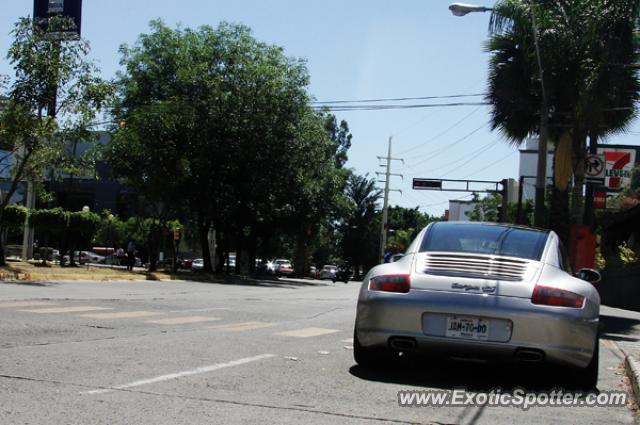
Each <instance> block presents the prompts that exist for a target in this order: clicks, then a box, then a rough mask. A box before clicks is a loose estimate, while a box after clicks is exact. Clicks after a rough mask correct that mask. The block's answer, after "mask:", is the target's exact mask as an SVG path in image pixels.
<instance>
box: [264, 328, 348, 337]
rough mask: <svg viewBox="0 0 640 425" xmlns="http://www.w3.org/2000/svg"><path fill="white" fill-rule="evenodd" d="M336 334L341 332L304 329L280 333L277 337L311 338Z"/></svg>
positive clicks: (336, 330)
mask: <svg viewBox="0 0 640 425" xmlns="http://www.w3.org/2000/svg"><path fill="white" fill-rule="evenodd" d="M336 332H340V330H338V329H325V328H304V329H296V330H293V331H287V332H280V333H277V334H276V335H282V336H293V337H296V338H309V337H312V336H320V335H327V334H332V333H336Z"/></svg>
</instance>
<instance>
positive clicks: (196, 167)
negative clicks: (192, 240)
mask: <svg viewBox="0 0 640 425" xmlns="http://www.w3.org/2000/svg"><path fill="white" fill-rule="evenodd" d="M121 53H122V60H121V63H122V65H123V66H124V68H125V70H124V72H122V73H121V74H120V75H119V77H118V87H119V99H120V100H119V104H118V106H117V107H116V108H115V110H114V114H115V116H117V117H119V118H124V119H126V126H125V128H124V129H120V130H117V131H116V132H115V135H114V139H113V142H112V143H111V144H110V145H109V147H108V148H107V150H106V152H105V153H106V157H107V158H108V159H109V162H110V163H111V165H112V167H113V171H114V173H115V175H116V176H117V177H119V178H120V179H121V180H122V181H123V182H124V183H125V184H127V185H128V186H130V187H132V188H133V189H134V190H135V191H136V192H137V193H138V194H140V195H141V196H143V197H144V199H145V201H146V204H147V205H148V207H149V214H150V215H151V216H152V217H157V218H162V219H167V218H169V217H183V219H185V220H192V221H193V222H194V223H195V224H196V225H197V228H198V229H199V233H200V240H201V246H202V249H203V252H204V255H203V257H204V259H205V268H209V267H210V264H209V263H208V260H209V256H208V252H209V250H208V241H207V234H208V232H209V230H210V228H211V227H214V228H215V229H216V230H217V234H218V246H219V248H220V251H221V252H224V251H227V252H228V251H229V250H231V249H236V250H238V251H240V252H241V253H242V254H240V256H242V255H243V254H244V253H245V252H246V253H247V255H250V252H249V251H251V250H252V249H253V248H254V247H255V246H256V239H257V238H261V239H264V240H265V241H268V240H269V239H270V238H271V237H273V236H274V232H275V229H282V230H284V231H285V232H287V233H289V234H297V235H300V238H299V240H298V243H299V244H306V242H307V240H306V239H305V238H304V237H302V236H303V235H304V234H306V233H307V229H308V226H309V225H310V224H313V223H317V222H318V221H319V220H321V219H322V218H324V217H326V216H327V215H328V214H329V211H330V210H331V206H332V205H333V204H334V203H335V199H336V197H337V196H338V195H339V194H340V189H341V185H343V184H344V175H343V174H341V173H340V172H339V171H338V168H339V166H340V165H342V164H343V159H340V160H338V159H336V155H337V154H338V151H340V155H341V158H344V159H345V160H346V153H345V151H346V149H347V148H348V147H346V146H344V144H343V145H341V147H336V145H335V143H336V142H334V141H333V140H332V139H331V137H330V134H329V133H328V132H327V130H326V127H324V126H323V124H324V119H325V117H324V116H323V115H320V114H318V113H316V112H313V111H312V110H311V108H310V107H309V96H308V94H307V85H308V82H309V76H308V72H307V69H306V66H305V63H304V61H302V60H300V59H294V58H289V57H287V56H285V55H284V52H283V50H282V48H280V47H276V46H271V45H268V44H265V43H262V42H259V41H258V40H256V39H255V38H254V37H253V36H252V35H251V31H250V30H249V29H248V28H247V27H244V26H242V25H232V24H227V23H222V24H220V25H219V26H218V27H216V28H212V27H209V26H203V27H200V28H197V29H189V28H177V29H172V28H169V27H167V26H166V25H165V24H163V23H162V22H161V21H154V22H152V23H151V32H150V33H149V34H143V35H141V36H140V37H139V39H138V41H137V42H136V44H134V45H133V46H123V47H122V48H121ZM341 128H343V129H346V131H347V132H348V127H347V126H346V123H344V126H343V127H341ZM336 137H338V138H346V137H347V136H346V135H344V136H340V135H338V136H336ZM337 143H342V142H337ZM238 263H239V264H242V263H243V261H238ZM245 263H249V264H250V263H251V261H247V262H245Z"/></svg>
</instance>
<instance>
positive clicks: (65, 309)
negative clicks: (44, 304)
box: [20, 305, 113, 314]
mask: <svg viewBox="0 0 640 425" xmlns="http://www.w3.org/2000/svg"><path fill="white" fill-rule="evenodd" d="M99 310H113V309H112V308H108V307H94V306H90V305H83V306H78V307H55V308H40V309H38V310H20V311H26V312H27V313H40V314H51V313H82V312H84V311H99Z"/></svg>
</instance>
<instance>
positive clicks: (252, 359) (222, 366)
mask: <svg viewBox="0 0 640 425" xmlns="http://www.w3.org/2000/svg"><path fill="white" fill-rule="evenodd" d="M271 357H275V355H274V354H261V355H259V356H253V357H245V358H243V359H238V360H232V361H230V362H227V363H217V364H214V365H211V366H204V367H199V368H197V369H194V370H187V371H184V372H177V373H170V374H168V375H161V376H156V377H155V378H151V379H143V380H140V381H135V382H131V383H129V384H124V385H118V386H117V387H110V388H104V389H101V390H92V391H84V392H81V393H80V394H105V393H110V392H113V391H118V390H124V389H127V388H133V387H139V386H142V385H149V384H155V383H158V382H163V381H169V380H172V379H178V378H183V377H185V376H192V375H199V374H202V373H209V372H213V371H215V370H220V369H225V368H227V367H233V366H240V365H243V364H246V363H251V362H256V361H258V360H264V359H269V358H271Z"/></svg>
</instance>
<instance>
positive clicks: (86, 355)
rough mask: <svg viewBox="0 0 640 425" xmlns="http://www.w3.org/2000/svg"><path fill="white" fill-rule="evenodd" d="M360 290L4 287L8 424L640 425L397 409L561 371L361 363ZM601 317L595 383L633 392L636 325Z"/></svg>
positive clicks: (623, 420)
mask: <svg viewBox="0 0 640 425" xmlns="http://www.w3.org/2000/svg"><path fill="white" fill-rule="evenodd" d="M358 287H359V284H357V283H355V282H352V283H350V284H348V285H344V284H342V283H337V284H335V285H334V284H332V283H331V282H312V281H287V280H283V281H282V282H265V283H260V284H256V285H221V284H201V283H193V282H61V283H55V284H53V283H51V284H38V285H29V284H0V335H1V336H2V338H1V339H0V350H1V351H0V399H1V400H2V406H1V407H0V423H2V424H5V423H6V424H26V423H29V424H211V423H225V424H226V423H243V424H244V423H250V424H251V423H255V424H258V423H260V424H265V423H274V424H276V423H277V424H281V423H311V424H316V423H317V424H324V423H354V424H360V423H362V424H364V423H367V424H369V423H443V424H444V423H446V424H477V423H487V424H512V423H522V424H535V423H551V422H553V423H580V424H590V423H593V424H596V423H619V424H627V423H633V411H631V410H629V409H628V408H626V407H593V408H587V407H573V408H566V407H565V408H560V407H535V408H531V409H529V410H527V411H524V410H521V409H518V408H513V407H485V406H477V407H472V406H467V407H429V408H427V407H416V408H408V407H400V406H399V405H398V401H397V393H398V391H400V390H422V389H442V390H445V391H451V390H452V389H454V388H455V387H459V386H465V387H467V388H470V389H472V390H484V389H491V388H495V387H502V388H513V387H518V386H522V387H525V388H529V389H532V390H535V389H540V388H547V387H548V386H553V385H554V383H555V382H556V381H555V379H556V378H559V379H558V381H557V382H561V381H562V379H561V378H562V376H559V375H558V376H553V375H549V374H547V373H545V374H540V373H539V371H538V370H523V369H513V368H501V367H490V366H487V365H478V364H461V363H442V362H432V361H429V360H420V359H418V360H416V359H407V360H406V361H402V362H400V363H399V364H398V365H395V366H393V367H389V368H387V369H383V370H380V371H370V370H366V369H362V368H359V367H358V366H356V365H355V364H354V362H353V358H352V340H351V336H352V326H353V320H354V316H355V303H356V297H357V290H358ZM603 315H604V316H606V317H611V318H613V319H608V322H609V324H608V325H607V324H606V323H605V329H604V331H603V343H602V346H601V365H600V377H601V378H600V383H599V385H598V388H599V389H600V390H601V391H606V390H615V389H624V388H625V384H624V382H623V370H622V368H621V365H622V359H621V358H620V352H619V350H618V349H617V346H616V345H614V343H615V344H619V343H620V340H618V341H616V340H614V338H621V337H623V336H624V337H627V338H631V337H630V336H629V335H631V334H629V333H625V332H627V330H629V329H631V330H634V328H635V322H634V321H635V320H636V319H635V318H633V317H631V318H626V317H624V314H622V313H621V312H618V311H609V310H604V309H603ZM616 318H618V319H616ZM620 320H622V322H621V321H620ZM625 320H631V321H632V322H625ZM638 323H640V321H638ZM629 324H632V326H631V327H630V328H629V326H628V325H629ZM616 326H617V327H616ZM625 326H626V328H625ZM625 329H626V330H625ZM557 373H559V374H561V373H562V371H558V372H557Z"/></svg>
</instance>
